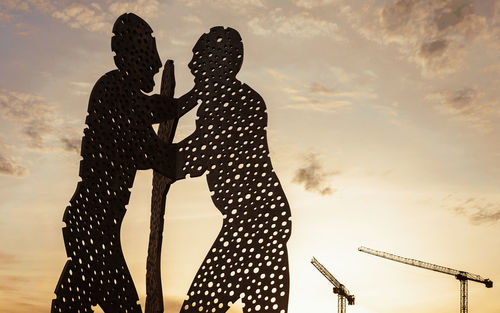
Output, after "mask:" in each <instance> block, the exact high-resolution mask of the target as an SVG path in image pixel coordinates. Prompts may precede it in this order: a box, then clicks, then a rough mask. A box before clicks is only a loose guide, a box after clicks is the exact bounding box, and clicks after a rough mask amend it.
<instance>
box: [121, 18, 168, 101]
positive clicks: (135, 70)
mask: <svg viewBox="0 0 500 313" xmlns="http://www.w3.org/2000/svg"><path fill="white" fill-rule="evenodd" d="M152 32H153V30H152V29H151V27H150V26H149V25H148V24H147V23H146V22H145V21H144V20H143V19H141V18H140V17H138V16H137V15H135V14H132V13H129V14H124V15H122V16H120V17H119V18H118V19H117V20H116V22H115V24H114V26H113V33H114V36H113V38H112V39H111V50H112V51H114V52H115V53H116V55H115V57H114V60H115V64H116V67H117V68H118V69H119V70H120V71H121V72H124V73H126V74H127V76H128V77H130V78H131V79H133V81H134V83H135V84H134V85H135V86H137V87H139V88H140V89H141V90H142V91H144V92H151V91H153V87H154V85H155V83H154V80H153V77H154V75H155V74H156V73H158V71H159V70H160V68H161V65H162V64H161V60H160V56H159V55H158V51H157V49H156V40H155V38H154V37H153V36H152V35H151V34H152Z"/></svg>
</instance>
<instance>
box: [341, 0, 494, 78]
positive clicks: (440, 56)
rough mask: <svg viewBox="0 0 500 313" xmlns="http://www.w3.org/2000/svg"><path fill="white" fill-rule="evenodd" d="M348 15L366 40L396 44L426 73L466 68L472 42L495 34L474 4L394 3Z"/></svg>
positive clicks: (454, 0) (349, 10) (465, 0)
mask: <svg viewBox="0 0 500 313" xmlns="http://www.w3.org/2000/svg"><path fill="white" fill-rule="evenodd" d="M342 12H343V13H344V14H345V15H346V16H347V17H349V18H350V20H351V22H353V24H355V27H356V29H358V30H359V31H360V32H361V33H362V34H363V35H364V36H365V37H366V38H368V39H370V40H374V41H377V42H380V43H382V44H386V45H389V44H395V45H396V47H398V48H399V51H400V52H401V53H403V54H404V55H405V56H406V57H407V58H408V59H409V60H410V61H413V62H415V63H417V64H419V65H420V66H421V68H422V71H423V73H424V74H425V75H446V74H450V73H454V72H456V71H458V70H460V69H461V68H462V65H463V61H464V58H465V56H466V54H467V51H468V49H469V47H470V46H471V44H472V43H473V42H474V41H475V40H477V39H479V38H483V39H485V38H488V37H489V36H492V35H493V33H492V31H491V30H490V27H489V24H488V21H487V20H486V18H485V17H483V16H481V15H479V14H477V13H476V12H475V11H474V5H473V1H471V0H443V1H433V0H392V1H389V2H386V4H385V6H383V7H380V6H379V5H377V4H373V3H372V4H366V5H364V6H362V7H361V8H354V7H350V6H348V7H346V8H345V9H344V10H343V11H342Z"/></svg>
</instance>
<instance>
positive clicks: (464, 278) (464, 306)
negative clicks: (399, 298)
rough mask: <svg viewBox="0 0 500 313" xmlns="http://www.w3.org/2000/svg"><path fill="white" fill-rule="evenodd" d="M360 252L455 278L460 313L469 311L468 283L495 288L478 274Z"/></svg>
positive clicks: (394, 256)
mask: <svg viewBox="0 0 500 313" xmlns="http://www.w3.org/2000/svg"><path fill="white" fill-rule="evenodd" d="M358 250H359V251H361V252H365V253H368V254H372V255H375V256H378V257H381V258H385V259H388V260H392V261H396V262H400V263H403V264H408V265H413V266H416V267H420V268H425V269H427V270H431V271H435V272H439V273H444V274H448V275H453V276H455V278H456V279H458V280H459V281H460V313H467V310H468V300H467V282H468V281H469V280H472V281H475V282H478V283H482V284H484V285H485V286H486V288H491V287H493V282H492V281H491V280H489V279H488V278H483V277H481V276H479V275H476V274H471V273H467V272H464V271H459V270H455V269H452V268H449V267H444V266H440V265H435V264H432V263H427V262H422V261H419V260H415V259H409V258H404V257H401V256H398V255H394V254H390V253H387V252H382V251H377V250H373V249H370V248H365V247H359V248H358Z"/></svg>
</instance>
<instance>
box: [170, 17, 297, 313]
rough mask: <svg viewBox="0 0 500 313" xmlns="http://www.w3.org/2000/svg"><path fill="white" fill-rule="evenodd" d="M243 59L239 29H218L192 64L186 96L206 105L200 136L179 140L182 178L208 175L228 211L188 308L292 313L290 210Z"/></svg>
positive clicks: (188, 102)
mask: <svg viewBox="0 0 500 313" xmlns="http://www.w3.org/2000/svg"><path fill="white" fill-rule="evenodd" d="M242 61H243V43H242V42H241V37H240V35H239V33H238V32H237V31H236V30H234V29H232V28H226V29H224V28H223V27H214V28H212V29H210V32H209V33H208V34H204V35H202V36H201V37H200V39H199V40H198V42H197V43H196V45H195V46H194V48H193V59H192V60H191V62H190V63H189V68H190V69H191V72H192V74H193V75H194V77H195V79H194V81H195V86H194V88H193V89H192V90H191V91H189V92H188V93H187V94H185V95H184V96H182V97H181V98H180V99H179V100H178V103H179V105H181V106H182V107H183V108H186V107H194V106H195V105H196V104H199V108H198V111H197V116H198V119H197V120H196V130H195V131H194V133H193V134H191V135H190V136H188V137H187V138H185V139H184V140H182V141H181V142H179V143H177V144H173V146H174V147H175V149H174V150H175V151H176V153H175V159H176V174H175V175H176V177H175V178H176V179H182V178H184V177H185V176H186V175H190V176H191V177H195V176H200V175H202V174H204V173H207V175H206V178H207V182H208V187H209V189H210V191H211V192H212V200H213V203H214V204H215V206H216V207H217V209H218V210H219V211H220V212H221V213H222V214H223V225H222V229H221V231H220V233H219V235H218V237H217V239H216V240H215V242H214V244H213V246H212V248H211V249H210V251H209V253H208V255H207V256H206V258H205V260H204V261H203V264H202V265H201V267H200V268H199V270H198V273H197V274H196V277H195V278H194V280H193V282H192V284H191V287H190V289H189V292H188V299H187V300H185V301H184V303H183V306H182V309H181V312H211V313H215V312H225V311H227V310H228V308H229V306H230V305H231V304H232V303H234V302H235V301H236V300H238V299H239V298H241V299H242V301H243V303H244V308H243V310H244V312H256V311H261V312H280V313H285V312H287V307H288V296H289V294H288V292H289V273H288V256H287V248H286V243H287V241H288V238H289V236H290V231H291V221H290V208H289V205H288V202H287V199H286V197H285V194H284V192H283V189H282V188H281V185H280V182H279V180H278V177H277V176H276V174H275V172H274V171H273V167H272V164H271V160H270V158H269V150H268V145H267V135H266V126H267V113H266V106H265V103H264V100H263V99H262V98H261V96H260V95H259V94H258V93H257V92H255V91H254V90H253V89H251V88H250V87H249V86H247V85H246V84H243V83H242V82H240V81H239V80H238V79H237V78H236V74H237V73H238V71H239V69H240V68H241V65H242ZM169 153H171V151H169ZM173 158H174V157H172V156H171V157H169V158H168V159H169V160H170V159H173Z"/></svg>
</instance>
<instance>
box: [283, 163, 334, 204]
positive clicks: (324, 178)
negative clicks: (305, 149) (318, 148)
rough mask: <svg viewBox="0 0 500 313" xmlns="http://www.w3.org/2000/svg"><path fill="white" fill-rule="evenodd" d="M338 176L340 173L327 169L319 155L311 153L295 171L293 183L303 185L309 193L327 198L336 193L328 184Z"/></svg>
mask: <svg viewBox="0 0 500 313" xmlns="http://www.w3.org/2000/svg"><path fill="white" fill-rule="evenodd" d="M338 174H340V172H338V171H330V170H328V169H326V168H325V166H324V165H323V162H321V159H320V157H319V155H318V154H316V153H309V154H307V155H305V156H304V157H303V162H302V164H301V165H300V167H299V168H298V169H297V170H296V171H295V174H294V177H293V180H292V181H293V182H294V183H297V184H299V185H303V186H304V189H305V190H307V191H311V192H316V193H319V194H321V195H324V196H325V195H330V194H333V193H334V192H335V189H333V188H332V187H331V186H329V184H328V182H329V179H330V178H331V177H332V176H335V175H338Z"/></svg>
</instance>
